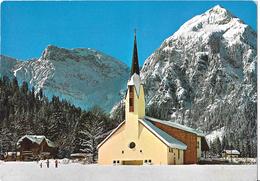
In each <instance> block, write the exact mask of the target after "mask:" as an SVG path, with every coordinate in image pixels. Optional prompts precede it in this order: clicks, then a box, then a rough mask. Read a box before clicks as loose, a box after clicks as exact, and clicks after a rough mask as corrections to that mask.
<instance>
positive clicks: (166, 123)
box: [145, 116, 205, 137]
mask: <svg viewBox="0 0 260 181" xmlns="http://www.w3.org/2000/svg"><path fill="white" fill-rule="evenodd" d="M145 119H147V120H148V121H153V122H158V123H161V124H164V125H167V126H170V127H174V128H177V129H180V130H184V131H187V132H190V133H194V134H196V135H197V136H200V137H205V134H204V133H203V132H201V131H200V130H196V129H193V128H190V127H187V126H184V125H181V124H178V123H175V122H173V121H165V120H160V119H156V118H152V117H149V116H145Z"/></svg>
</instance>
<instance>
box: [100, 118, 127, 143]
mask: <svg viewBox="0 0 260 181" xmlns="http://www.w3.org/2000/svg"><path fill="white" fill-rule="evenodd" d="M123 124H125V121H123V122H121V123H120V124H119V125H118V126H117V127H116V128H115V129H113V130H112V131H111V133H110V134H109V135H108V136H107V137H106V138H105V139H104V140H103V141H101V143H99V144H98V145H97V148H99V147H100V146H101V145H103V144H104V143H105V142H106V141H107V140H108V139H109V138H110V137H111V136H112V135H113V134H114V133H115V132H116V131H117V130H118V129H119V128H120V127H121V126H123Z"/></svg>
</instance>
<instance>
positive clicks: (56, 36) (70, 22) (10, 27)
mask: <svg viewBox="0 0 260 181" xmlns="http://www.w3.org/2000/svg"><path fill="white" fill-rule="evenodd" d="M217 4H219V5H221V6H223V7H224V8H226V9H228V10H229V11H230V12H232V13H233V14H234V15H235V16H237V17H239V18H240V19H242V20H243V21H244V22H246V23H247V24H249V25H250V26H251V27H252V28H253V29H255V30H256V26H257V25H256V19H257V18H256V17H257V7H256V4H255V3H254V2H250V1H237V2H236V1H192V2H191V1H172V2H163V1H162V2H82V1H81V2H80V1H77V2H75V1H74V2H72V1H67V2H57V1H56V2H55V1H54V2H44V1H40V2H11V1H9V2H4V3H2V4H1V54H4V55H8V56H11V57H14V58H18V59H23V60H25V59H30V58H34V57H39V56H40V55H41V53H42V51H43V50H44V48H45V47H46V46H47V45H50V44H52V45H56V46H59V47H64V48H78V47H81V48H95V49H97V50H100V51H103V52H104V53H106V54H109V55H111V56H113V57H116V58H117V59H119V60H121V61H123V62H125V63H126V64H128V65H130V62H131V56H132V48H133V31H134V28H136V29H137V41H138V50H139V61H140V64H143V62H144V60H145V59H146V58H147V57H148V56H149V55H150V54H151V53H152V52H153V51H154V50H156V49H157V48H158V47H159V46H160V44H161V43H162V41H163V40H164V39H166V38H167V37H169V36H170V35H172V34H173V33H174V32H175V31H177V30H178V29H179V27H180V26H181V25H182V24H183V23H185V22H186V21H187V20H189V19H190V18H192V17H193V16H195V15H198V14H201V13H203V12H205V11H207V10H208V9H210V8H212V7H213V6H215V5H217Z"/></svg>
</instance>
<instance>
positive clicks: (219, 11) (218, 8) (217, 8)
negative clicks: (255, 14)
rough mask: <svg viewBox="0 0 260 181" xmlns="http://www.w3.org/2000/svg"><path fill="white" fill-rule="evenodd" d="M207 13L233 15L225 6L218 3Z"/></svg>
mask: <svg viewBox="0 0 260 181" xmlns="http://www.w3.org/2000/svg"><path fill="white" fill-rule="evenodd" d="M206 13H210V14H211V13H215V14H226V15H229V16H233V15H231V13H230V12H228V10H226V9H225V8H223V7H222V6H220V5H216V6H214V7H213V8H211V9H209V10H208V11H207V12H206Z"/></svg>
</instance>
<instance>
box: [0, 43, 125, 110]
mask: <svg viewBox="0 0 260 181" xmlns="http://www.w3.org/2000/svg"><path fill="white" fill-rule="evenodd" d="M2 57H3V56H2ZM2 57H1V60H0V63H1V64H0V65H1V67H2V68H1V74H6V72H10V71H11V72H12V74H13V75H14V76H16V77H17V79H18V81H19V82H21V81H27V82H28V83H30V85H33V86H34V87H35V89H36V90H37V91H39V89H40V88H43V90H44V94H45V95H47V96H48V97H50V98H51V97H52V96H53V95H56V96H59V97H60V98H63V99H66V100H68V101H70V102H71V103H73V104H75V105H76V106H80V107H82V108H86V109H88V108H90V107H92V106H95V105H98V106H100V107H102V108H103V109H105V110H106V111H110V110H111V108H112V106H113V105H114V104H115V103H116V102H118V101H119V100H120V96H119V92H120V90H121V89H123V88H125V86H126V85H125V83H126V81H127V79H128V72H129V71H128V68H127V66H126V65H125V64H123V63H121V62H120V61H118V60H116V59H115V58H113V57H110V56H108V55H105V54H104V53H102V52H99V51H96V50H93V49H83V48H77V49H72V50H68V49H64V48H58V47H56V46H48V47H47V48H46V49H45V50H44V52H43V53H42V56H41V57H40V58H39V59H37V60H30V61H24V62H21V61H16V62H15V63H13V61H12V62H10V63H9V64H11V65H10V66H5V64H6V63H5V64H4V63H3V62H6V58H5V57H4V58H2ZM9 64H8V65H9Z"/></svg>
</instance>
